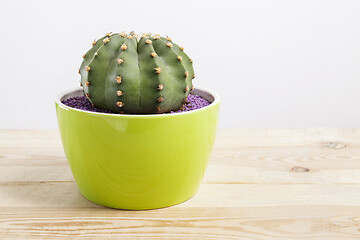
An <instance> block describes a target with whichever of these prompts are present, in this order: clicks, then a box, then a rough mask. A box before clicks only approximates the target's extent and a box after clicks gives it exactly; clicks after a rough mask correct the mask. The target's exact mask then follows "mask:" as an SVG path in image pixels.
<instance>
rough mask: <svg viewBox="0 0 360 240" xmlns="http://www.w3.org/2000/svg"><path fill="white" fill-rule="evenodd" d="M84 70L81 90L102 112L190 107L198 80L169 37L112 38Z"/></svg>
mask: <svg viewBox="0 0 360 240" xmlns="http://www.w3.org/2000/svg"><path fill="white" fill-rule="evenodd" d="M83 58H84V60H83V62H82V64H81V66H80V69H79V73H80V74H81V85H82V86H83V89H84V93H85V95H86V96H87V98H88V99H89V100H90V102H91V103H92V104H93V105H94V106H95V107H97V108H102V109H107V110H110V111H112V112H115V113H138V114H145V113H164V112H169V111H172V110H178V109H179V108H181V106H182V105H183V104H184V103H185V101H186V98H187V96H188V95H189V93H190V90H191V89H192V79H193V78H195V74H194V69H193V66H192V60H191V59H190V58H189V57H188V55H186V54H185V53H184V51H183V48H182V47H179V46H178V45H176V44H175V43H173V42H172V40H171V39H170V38H168V37H166V38H165V37H161V36H159V35H151V34H143V35H141V36H140V37H139V36H138V35H136V34H134V33H130V34H125V33H120V34H111V33H109V34H107V35H106V36H105V37H103V38H101V39H99V40H98V41H94V42H93V47H92V48H91V49H90V50H89V51H88V52H87V53H86V54H85V55H84V56H83Z"/></svg>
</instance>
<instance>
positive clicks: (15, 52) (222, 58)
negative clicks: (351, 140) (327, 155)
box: [0, 0, 360, 128]
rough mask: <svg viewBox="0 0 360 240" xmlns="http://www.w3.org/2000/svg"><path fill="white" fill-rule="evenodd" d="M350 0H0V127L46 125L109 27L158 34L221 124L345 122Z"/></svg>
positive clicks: (351, 95) (352, 63)
mask: <svg viewBox="0 0 360 240" xmlns="http://www.w3.org/2000/svg"><path fill="white" fill-rule="evenodd" d="M359 24H360V1H355V0H354V1H347V0H338V1H325V0H324V1H320V0H301V1H300V0H299V1H290V0H283V1H268V0H257V1H250V0H249V1H184V0H182V1H170V0H166V1H152V0H147V1H139V0H137V1H120V0H118V1H113V0H103V1H89V0H88V1H74V0H73V1H68V0H65V1H25V0H24V1H20V0H16V1H14V0H12V1H2V3H1V6H0V33H1V37H0V46H1V51H0V54H1V55H0V84H1V85H0V109H1V112H0V128H55V127H56V126H57V125H56V117H55V111H54V104H53V98H54V97H55V96H56V95H57V94H58V93H59V92H61V91H63V90H65V89H68V88H71V87H74V86H78V82H79V75H78V74H77V67H78V66H79V65H80V63H81V60H82V58H81V56H82V55H83V53H85V52H86V51H87V50H88V49H89V48H90V47H91V42H92V41H93V40H94V39H95V38H99V37H100V36H102V35H104V34H105V33H107V32H109V31H113V32H120V31H130V30H134V31H136V32H139V33H142V32H149V31H151V32H152V33H160V34H164V35H166V34H167V35H169V36H171V37H172V38H173V40H174V42H176V43H179V44H180V45H182V46H184V47H185V51H186V52H187V53H188V54H189V55H190V56H191V57H192V58H193V59H194V67H195V71H196V73H197V77H196V80H195V85H201V86H204V87H208V88H212V89H214V90H216V91H218V92H219V93H220V95H221V96H222V110H221V122H220V126H221V127H352V126H359V119H360V108H359V106H360V94H359V93H360V27H359Z"/></svg>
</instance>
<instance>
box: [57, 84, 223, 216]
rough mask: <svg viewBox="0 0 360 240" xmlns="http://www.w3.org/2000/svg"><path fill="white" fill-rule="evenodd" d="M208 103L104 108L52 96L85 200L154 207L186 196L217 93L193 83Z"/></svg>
mask: <svg viewBox="0 0 360 240" xmlns="http://www.w3.org/2000/svg"><path fill="white" fill-rule="evenodd" d="M192 93H193V94H197V95H200V96H202V97H204V98H206V99H208V100H209V101H211V102H212V103H211V104H210V105H209V106H207V107H204V108H201V109H198V110H194V111H189V112H184V113H177V114H147V115H134V114H106V113H94V112H88V111H82V110H77V109H74V108H71V107H68V106H66V105H64V104H62V103H61V100H63V99H66V98H69V97H75V96H82V95H83V93H82V89H80V88H77V89H73V90H71V91H67V92H65V93H63V94H61V95H60V96H59V97H58V99H57V100H56V101H55V104H56V113H57V119H58V124H59V128H60V134H61V139H62V143H63V147H64V151H65V155H66V158H67V160H68V162H69V165H70V168H71V171H72V173H73V176H74V178H75V181H76V183H77V186H78V187H79V189H80V192H81V193H82V194H83V195H84V196H85V197H86V198H87V199H88V200H90V201H92V202H94V203H97V204H99V205H103V206H107V207H111V208H120V209H132V210H140V209H155V208H162V207H167V206H172V205H175V204H178V203H181V202H183V201H186V200H187V199H189V198H191V197H192V196H193V195H194V194H195V193H196V191H197V189H198V187H199V185H200V183H201V181H202V179H203V176H204V173H205V169H206V167H207V164H208V160H209V158H210V155H211V150H212V147H213V144H214V140H215V134H216V128H217V123H218V116H219V104H220V99H219V96H218V95H217V94H216V93H214V92H213V91H210V90H205V89H203V88H197V89H195V90H193V91H192Z"/></svg>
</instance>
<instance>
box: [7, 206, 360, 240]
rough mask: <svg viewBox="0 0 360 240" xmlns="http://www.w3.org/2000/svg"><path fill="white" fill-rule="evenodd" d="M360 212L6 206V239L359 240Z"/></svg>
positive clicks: (347, 209) (356, 209)
mask: <svg viewBox="0 0 360 240" xmlns="http://www.w3.org/2000/svg"><path fill="white" fill-rule="evenodd" d="M359 227H360V208H359V207H346V206H339V207H336V208H334V207H332V206H301V207H296V206H295V207H284V206H279V207H276V208H274V207H255V208H254V207H235V208H233V207H231V208H227V207H222V208H186V207H181V205H179V206H176V207H171V208H166V209H159V210H152V211H114V210H112V209H107V208H95V209H94V208H91V209H86V208H85V209H73V208H71V209H66V208H25V209H23V210H19V209H1V208H0V238H1V239H5V238H6V239H40V238H41V239H54V238H65V239H69V238H70V239H104V238H106V239H108V238H116V239H117V238H121V239H204V240H210V239H254V240H255V239H257V240H261V239H264V240H265V239H266V240H288V239H303V240H307V239H308V240H310V239H311V240H314V239H316V240H339V239H341V240H350V239H351V240H355V239H359V237H360V235H359Z"/></svg>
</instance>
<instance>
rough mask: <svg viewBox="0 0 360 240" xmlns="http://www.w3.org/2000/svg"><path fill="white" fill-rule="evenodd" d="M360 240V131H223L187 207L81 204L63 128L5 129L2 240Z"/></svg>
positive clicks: (0, 137)
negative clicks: (62, 136) (121, 207)
mask: <svg viewBox="0 0 360 240" xmlns="http://www.w3.org/2000/svg"><path fill="white" fill-rule="evenodd" d="M61 237H63V238H64V239H74V238H75V239H92V238H94V239H105V238H120V237H122V239H202V240H205V239H274V240H275V239H276V240H280V239H340V240H346V239H360V129H222V130H219V132H218V137H217V141H216V144H215V148H214V152H213V155H212V159H211V161H210V165H209V167H208V170H207V173H206V176H205V179H204V182H203V184H202V185H201V187H200V190H199V192H198V193H197V195H196V196H195V197H194V198H192V199H190V200H189V201H187V202H185V203H183V204H180V205H177V206H174V207H170V208H165V209H160V210H151V211H122V210H113V209H109V208H105V207H101V206H98V205H95V204H93V203H91V202H89V201H87V200H86V199H85V198H83V197H82V196H81V195H80V193H79V191H78V189H77V187H76V184H75V182H74V180H73V178H72V175H71V172H70V169H69V167H68V165H67V163H66V160H65V157H64V153H63V150H62V147H61V142H60V137H59V134H58V132H57V131H55V130H2V131H0V239H53V238H61Z"/></svg>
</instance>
